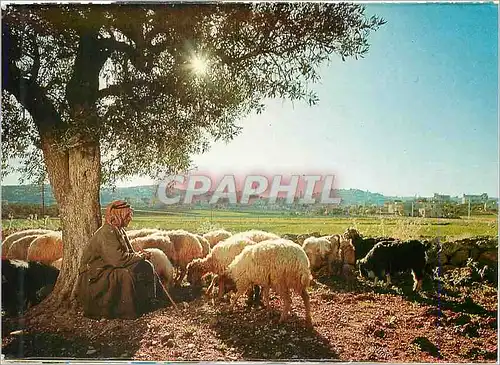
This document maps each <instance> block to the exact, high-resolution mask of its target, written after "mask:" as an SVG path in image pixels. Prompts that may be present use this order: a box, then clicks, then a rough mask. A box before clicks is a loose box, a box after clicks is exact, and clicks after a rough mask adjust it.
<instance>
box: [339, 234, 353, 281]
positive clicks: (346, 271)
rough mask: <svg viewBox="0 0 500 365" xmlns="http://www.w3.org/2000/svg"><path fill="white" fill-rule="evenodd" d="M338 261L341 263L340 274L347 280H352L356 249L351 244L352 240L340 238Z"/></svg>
mask: <svg viewBox="0 0 500 365" xmlns="http://www.w3.org/2000/svg"><path fill="white" fill-rule="evenodd" d="M339 261H340V263H341V265H342V267H341V274H342V276H343V277H344V278H345V279H347V280H349V281H350V280H352V279H353V277H354V271H355V265H356V249H355V248H354V245H353V244H352V240H350V239H349V240H346V239H343V238H342V239H341V240H340V248H339Z"/></svg>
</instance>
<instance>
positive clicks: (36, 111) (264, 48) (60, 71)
mask: <svg viewBox="0 0 500 365" xmlns="http://www.w3.org/2000/svg"><path fill="white" fill-rule="evenodd" d="M383 23H384V20H382V19H380V18H379V17H377V16H371V17H368V16H367V15H365V8H364V7H363V6H362V5H359V4H349V3H330V4H328V3H257V4H251V3H245V4H147V5H145V4H141V5H138V4H109V5H88V4H86V5H82V4H78V5H73V4H43V5H15V4H13V5H8V6H7V7H6V8H5V9H4V11H3V13H2V105H3V108H2V109H3V110H2V117H3V122H2V166H3V167H4V169H5V171H7V172H10V171H12V169H13V168H15V167H13V166H9V161H12V159H20V160H21V161H23V164H22V167H21V169H22V171H23V172H24V173H25V174H27V175H28V176H40V175H43V174H44V173H45V172H46V173H47V176H48V179H49V181H50V184H51V186H52V188H53V191H54V195H55V198H56V200H57V204H58V206H59V210H60V218H61V226H62V231H63V240H64V254H63V255H64V256H63V262H64V264H63V267H62V271H61V275H60V277H59V280H58V283H57V285H56V288H55V289H54V291H53V293H52V295H51V300H50V302H51V304H52V306H53V307H56V308H57V307H59V306H61V305H72V304H75V283H76V278H77V274H78V270H77V268H78V265H79V261H80V257H81V254H82V251H83V249H84V248H85V246H86V244H87V242H88V240H89V237H90V236H91V235H92V234H93V232H95V230H96V229H97V228H98V227H99V226H100V224H101V214H100V203H99V191H100V187H101V185H102V184H103V182H106V181H108V182H109V181H111V182H112V181H116V179H120V178H123V177H126V176H130V175H133V174H142V175H149V176H151V177H157V176H158V174H159V173H165V172H168V171H180V170H184V169H187V168H189V166H190V156H192V155H193V154H196V153H202V152H204V151H206V150H207V149H208V148H209V146H210V143H211V142H212V141H215V140H225V141H229V140H231V139H232V138H234V137H235V136H236V135H237V134H238V133H239V132H240V128H239V127H238V126H237V125H236V124H235V122H237V121H238V120H239V119H241V118H242V117H244V116H246V115H248V114H249V113H251V112H260V111H262V110H263V108H264V105H263V100H265V99H267V98H284V99H288V100H303V101H305V102H308V103H309V104H311V105H312V104H315V103H316V102H317V100H318V98H317V96H316V94H315V93H314V92H313V90H312V89H311V86H312V85H313V84H314V83H315V82H317V81H318V80H319V75H318V69H319V67H320V65H322V64H323V63H324V62H327V61H328V60H330V59H331V57H333V56H337V57H341V58H342V59H346V58H351V57H354V58H358V57H363V56H364V55H365V54H366V53H367V51H368V48H369V44H368V37H369V35H370V33H371V32H373V31H375V30H377V29H378V28H379V27H380V26H381V25H382V24H383ZM54 301H55V302H54Z"/></svg>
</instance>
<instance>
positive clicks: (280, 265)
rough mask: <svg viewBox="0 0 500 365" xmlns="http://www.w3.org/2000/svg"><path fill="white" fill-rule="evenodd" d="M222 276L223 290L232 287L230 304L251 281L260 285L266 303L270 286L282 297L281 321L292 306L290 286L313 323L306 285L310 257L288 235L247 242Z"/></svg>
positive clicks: (308, 319)
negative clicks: (302, 302) (287, 237)
mask: <svg viewBox="0 0 500 365" xmlns="http://www.w3.org/2000/svg"><path fill="white" fill-rule="evenodd" d="M221 276H222V285H223V287H224V289H223V291H224V290H235V289H236V295H235V296H234V298H233V301H232V304H231V307H234V305H235V304H236V302H237V300H238V298H239V297H240V296H241V295H242V294H243V293H245V292H246V291H247V290H249V289H251V288H252V287H253V285H260V286H262V288H263V299H264V304H265V305H266V307H267V306H268V305H269V289H270V288H271V289H273V290H275V291H276V292H277V293H278V295H279V296H280V297H281V299H282V300H283V309H282V313H281V317H280V322H282V321H284V320H286V319H287V317H288V315H289V312H290V308H291V297H290V289H293V290H294V291H295V292H297V293H298V294H300V295H301V297H302V299H303V301H304V306H305V312H306V323H307V325H308V326H311V325H312V320H311V306H310V303H309V294H308V292H307V287H308V286H309V283H310V281H311V279H312V277H311V270H310V268H309V259H308V258H307V255H306V253H305V252H304V250H303V249H302V247H300V246H299V245H297V244H295V243H294V242H292V241H290V240H287V239H283V238H281V239H275V240H267V241H263V242H260V243H259V244H256V245H249V246H247V247H245V248H244V249H243V251H242V252H241V253H240V254H239V255H238V256H236V257H235V259H234V260H233V262H232V263H231V264H230V265H229V266H228V268H227V270H226V272H225V273H224V274H223V275H221Z"/></svg>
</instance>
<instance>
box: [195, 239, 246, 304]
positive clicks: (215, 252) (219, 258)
mask: <svg viewBox="0 0 500 365" xmlns="http://www.w3.org/2000/svg"><path fill="white" fill-rule="evenodd" d="M254 244H255V242H254V241H252V240H249V239H248V238H238V237H235V236H232V237H230V238H228V239H227V240H225V241H222V242H220V243H218V244H217V245H215V246H214V248H213V249H212V251H211V252H210V253H209V254H208V256H206V257H204V258H201V259H195V260H193V261H192V262H191V263H189V265H188V266H187V279H188V281H189V283H190V284H191V285H193V286H200V285H201V279H202V277H203V276H204V275H205V274H207V273H209V272H212V273H214V274H215V275H216V277H214V279H213V280H212V283H211V284H210V286H209V288H208V290H207V295H208V294H210V293H211V291H212V288H213V286H214V283H215V279H217V278H218V279H219V294H218V298H219V299H221V298H222V286H221V284H222V278H221V276H220V275H221V274H223V273H224V271H225V270H226V269H227V267H228V266H229V264H230V263H231V262H232V261H233V260H234V258H235V257H236V256H237V255H238V254H239V253H241V251H243V249H244V248H245V247H246V246H249V245H254Z"/></svg>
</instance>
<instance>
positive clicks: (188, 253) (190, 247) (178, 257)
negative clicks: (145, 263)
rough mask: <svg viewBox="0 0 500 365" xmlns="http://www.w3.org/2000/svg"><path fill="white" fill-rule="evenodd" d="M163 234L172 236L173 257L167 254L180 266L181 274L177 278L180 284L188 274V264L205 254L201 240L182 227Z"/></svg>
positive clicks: (174, 263)
mask: <svg viewBox="0 0 500 365" xmlns="http://www.w3.org/2000/svg"><path fill="white" fill-rule="evenodd" d="M162 234H163V235H166V236H168V237H169V238H170V241H171V242H172V245H173V247H174V255H173V257H170V256H169V255H168V254H167V256H168V258H169V259H170V261H171V262H172V264H173V265H174V266H176V267H178V268H179V274H178V276H177V278H176V279H175V282H176V285H180V284H181V283H182V280H183V279H184V277H185V276H186V267H187V265H188V264H189V263H190V262H191V261H193V260H194V259H197V258H201V257H202V256H203V248H202V246H201V243H200V241H199V240H198V238H197V237H196V236H195V235H194V234H192V233H189V232H187V231H184V230H182V229H178V230H173V231H164V232H162Z"/></svg>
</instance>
